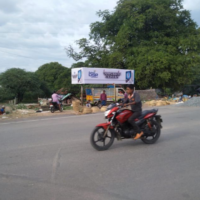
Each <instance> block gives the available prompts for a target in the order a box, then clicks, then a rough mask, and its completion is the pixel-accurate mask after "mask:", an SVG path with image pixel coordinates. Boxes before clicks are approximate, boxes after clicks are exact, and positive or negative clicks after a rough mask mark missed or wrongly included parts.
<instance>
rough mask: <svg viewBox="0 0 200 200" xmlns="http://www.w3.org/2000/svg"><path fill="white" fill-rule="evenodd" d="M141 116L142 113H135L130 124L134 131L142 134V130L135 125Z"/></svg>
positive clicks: (129, 120)
mask: <svg viewBox="0 0 200 200" xmlns="http://www.w3.org/2000/svg"><path fill="white" fill-rule="evenodd" d="M141 114H142V112H134V113H133V114H132V115H131V117H130V118H129V119H128V122H129V123H130V124H131V125H132V126H133V128H134V131H136V133H140V132H141V130H140V128H139V127H138V125H137V124H136V123H135V119H137V118H138V117H139V116H140V115H141Z"/></svg>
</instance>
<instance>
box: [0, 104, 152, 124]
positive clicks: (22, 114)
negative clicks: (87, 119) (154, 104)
mask: <svg viewBox="0 0 200 200" xmlns="http://www.w3.org/2000/svg"><path fill="white" fill-rule="evenodd" d="M147 109H151V106H148V105H143V110H147ZM100 112H102V111H100ZM81 114H82V113H77V112H75V111H73V110H64V111H63V112H59V111H56V112H55V113H51V112H50V111H43V112H39V113H37V112H36V111H35V110H31V109H26V110H15V111H13V112H12V113H11V114H4V115H0V121H2V120H13V119H24V118H32V117H49V116H58V115H81Z"/></svg>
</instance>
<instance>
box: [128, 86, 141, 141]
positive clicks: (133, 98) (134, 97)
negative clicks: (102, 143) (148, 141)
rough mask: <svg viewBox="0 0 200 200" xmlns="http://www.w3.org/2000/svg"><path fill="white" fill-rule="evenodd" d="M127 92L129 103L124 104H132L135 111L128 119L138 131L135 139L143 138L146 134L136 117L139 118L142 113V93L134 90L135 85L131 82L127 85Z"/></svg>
mask: <svg viewBox="0 0 200 200" xmlns="http://www.w3.org/2000/svg"><path fill="white" fill-rule="evenodd" d="M126 92H127V94H128V100H127V102H128V103H125V104H124V106H129V105H130V106H131V110H132V111H133V114H132V116H131V117H130V118H129V119H128V122H129V123H130V124H131V125H132V126H133V128H134V130H135V131H136V133H137V134H136V136H135V138H134V140H137V139H139V138H141V136H142V135H143V134H144V133H143V132H142V131H141V130H140V128H139V127H138V126H137V124H136V123H135V119H137V118H138V117H139V116H140V115H141V114H142V102H141V99H140V95H139V94H138V93H137V92H135V91H134V85H132V84H129V85H127V87H126Z"/></svg>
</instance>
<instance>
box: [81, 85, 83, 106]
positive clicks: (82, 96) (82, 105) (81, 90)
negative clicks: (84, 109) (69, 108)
mask: <svg viewBox="0 0 200 200" xmlns="http://www.w3.org/2000/svg"><path fill="white" fill-rule="evenodd" d="M81 105H82V106H83V85H81Z"/></svg>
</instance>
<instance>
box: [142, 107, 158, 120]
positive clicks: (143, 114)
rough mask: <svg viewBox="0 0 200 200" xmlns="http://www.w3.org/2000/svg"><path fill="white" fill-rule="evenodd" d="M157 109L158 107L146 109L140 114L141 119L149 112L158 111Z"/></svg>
mask: <svg viewBox="0 0 200 200" xmlns="http://www.w3.org/2000/svg"><path fill="white" fill-rule="evenodd" d="M156 112H157V110H156V109H152V110H144V111H142V114H141V115H140V117H139V119H142V118H143V117H145V116H146V115H147V114H149V113H156Z"/></svg>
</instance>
